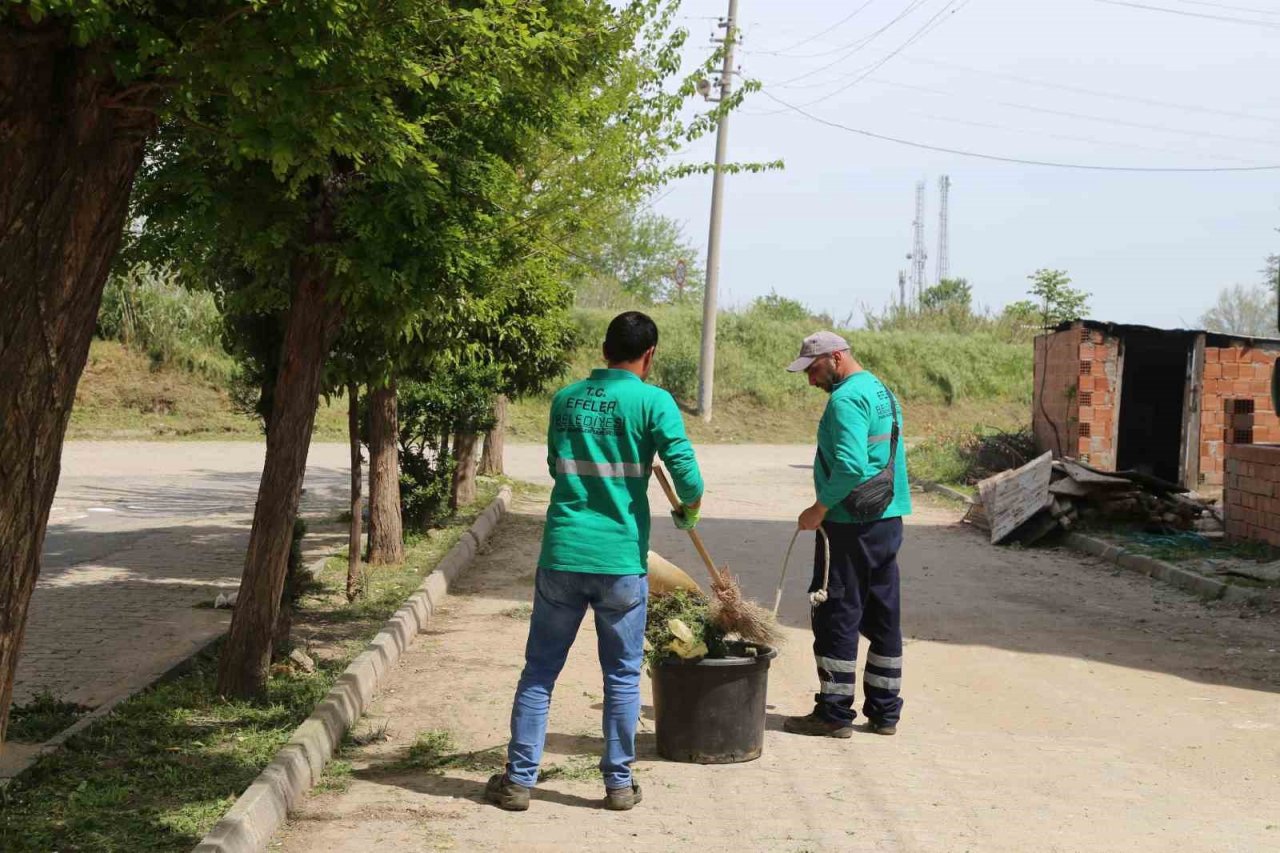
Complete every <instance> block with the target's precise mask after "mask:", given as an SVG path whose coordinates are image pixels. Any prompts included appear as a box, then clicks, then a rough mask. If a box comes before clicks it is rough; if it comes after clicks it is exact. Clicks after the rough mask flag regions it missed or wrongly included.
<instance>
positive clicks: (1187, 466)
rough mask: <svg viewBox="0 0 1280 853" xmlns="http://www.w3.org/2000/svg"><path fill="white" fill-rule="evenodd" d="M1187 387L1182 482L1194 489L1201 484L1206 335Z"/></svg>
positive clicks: (1192, 360)
mask: <svg viewBox="0 0 1280 853" xmlns="http://www.w3.org/2000/svg"><path fill="white" fill-rule="evenodd" d="M1187 362H1188V363H1187V387H1186V390H1185V393H1184V395H1183V399H1182V460H1181V463H1182V464H1180V465H1179V466H1178V482H1179V483H1180V484H1181V485H1183V486H1186V487H1187V488H1188V489H1194V488H1195V487H1196V485H1197V484H1198V483H1199V482H1200V407H1201V401H1202V400H1203V398H1204V335H1203V334H1201V335H1196V339H1195V343H1193V344H1192V345H1191V354H1190V356H1189V357H1188V359H1187Z"/></svg>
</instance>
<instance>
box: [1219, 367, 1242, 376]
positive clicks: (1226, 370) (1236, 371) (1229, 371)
mask: <svg viewBox="0 0 1280 853" xmlns="http://www.w3.org/2000/svg"><path fill="white" fill-rule="evenodd" d="M1218 367H1219V368H1221V370H1222V378H1223V379H1238V378H1240V365H1238V364H1220V365H1218Z"/></svg>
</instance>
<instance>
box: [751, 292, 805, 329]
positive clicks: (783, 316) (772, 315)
mask: <svg viewBox="0 0 1280 853" xmlns="http://www.w3.org/2000/svg"><path fill="white" fill-rule="evenodd" d="M748 310H749V312H750V313H752V314H755V315H758V316H761V317H763V318H765V319H766V320H777V321H779V322H783V323H794V322H797V321H800V320H809V319H810V318H811V315H810V313H809V309H808V308H807V307H805V304H804V303H803V302H800V301H798V300H795V299H790V298H788V297H786V296H779V295H778V292H777V291H776V290H770V291H769V295H768V296H757V297H756V298H755V300H753V301H752V303H751V307H750V308H749V309H748Z"/></svg>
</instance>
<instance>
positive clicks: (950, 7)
mask: <svg viewBox="0 0 1280 853" xmlns="http://www.w3.org/2000/svg"><path fill="white" fill-rule="evenodd" d="M969 2H970V0H960V4H959V5H956V0H949V2H948V3H947V5H946V6H943V7H942V8H941V9H939V10H938V12H937V14H935V15H934V16H933V17H932V18H930V19H929V20H928V21H926V22H925V23H924V26H922V27H920V29H918V30H916V31H915V33H914V34H912V36H911V37H910V38H908V39H907V40H906V41H905V42H903V43H902V44H901V45H899V46H898V47H897V49H895V50H893V51H891V52H890V53H889V54H888V55H887V56H885V57H884V58H883V59H881V60H880V61H879V62H877V63H875V64H873V65H872V66H871V67H870V68H868V69H867V70H866V71H864V72H863V73H862V74H861V75H859V76H858V77H856V78H854V79H853V81H852V82H849V83H846V84H845V85H843V86H841V87H840V88H838V89H836V90H834V91H832V92H828V93H827V94H826V95H824V96H823V97H821V98H818V99H817V100H815V101H811V102H810V103H808V104H805V106H812V105H813V104H816V103H821V102H822V101H825V100H827V99H828V98H834V97H835V96H836V95H839V94H840V93H841V92H845V91H847V90H849V89H852V88H853V87H854V86H856V85H858V84H859V83H861V82H862V81H863V80H866V79H867V78H868V77H870V76H871V75H872V74H875V73H876V72H877V71H879V70H880V69H881V68H883V67H884V66H885V65H886V64H887V63H888V62H889V60H891V59H893V58H894V57H895V56H897V55H898V54H900V53H902V52H903V51H904V50H906V49H907V48H909V47H911V45H913V44H915V43H916V42H918V41H920V40H921V39H922V38H924V37H925V36H927V35H928V34H929V33H931V32H933V31H934V30H936V29H937V28H938V27H940V26H942V25H943V24H944V23H946V22H947V21H948V20H950V18H951V16H952V15H954V14H955V13H956V12H959V11H960V10H961V9H963V8H964V7H965V6H968V5H969ZM943 15H947V17H946V18H943Z"/></svg>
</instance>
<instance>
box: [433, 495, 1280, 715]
mask: <svg viewBox="0 0 1280 853" xmlns="http://www.w3.org/2000/svg"><path fill="white" fill-rule="evenodd" d="M541 525H542V516H541V514H540V513H539V512H537V511H524V512H517V513H514V514H513V515H512V516H511V517H510V518H509V519H508V520H507V521H505V522H504V524H503V525H502V527H501V528H500V529H499V532H498V534H497V535H498V536H504V537H505V536H535V537H536V536H538V535H540V532H541ZM794 529H795V528H794V523H793V522H789V521H778V520H761V519H746V520H736V519H718V518H709V519H704V520H703V521H702V522H701V523H700V524H699V525H698V530H699V531H700V532H701V534H702V536H703V538H704V539H705V541H706V544H707V547H708V549H709V551H710V552H711V554H712V555H713V557H715V559H716V560H717V561H718V562H720V563H721V564H727V565H728V566H729V568H730V569H731V570H732V571H733V573H734V574H735V575H736V576H737V577H738V578H739V580H740V583H741V585H742V587H743V590H744V592H745V593H746V594H747V596H748V597H749V598H752V599H754V600H756V601H759V602H768V603H771V602H772V601H773V599H774V592H775V590H776V588H777V584H778V579H779V575H780V573H781V568H782V566H781V563H782V558H783V555H784V554H785V553H786V547H787V543H788V542H789V541H790V538H791V535H792V533H793V532H794ZM805 538H808V539H809V540H810V541H809V542H804V541H803V540H802V541H801V542H798V543H797V545H796V549H795V553H794V554H793V555H792V565H791V566H790V569H789V571H788V573H787V578H786V584H785V590H784V595H783V605H782V608H781V613H780V621H781V622H782V623H783V624H784V625H786V626H788V627H792V628H799V629H802V630H807V629H808V626H809V613H808V604H807V601H806V599H805V595H804V593H805V590H806V588H807V585H808V583H809V580H810V577H811V573H812V571H813V568H812V549H813V545H812V544H811V543H812V538H811V537H810V536H809V535H808V534H805ZM652 548H653V550H655V551H657V552H658V553H661V554H662V555H663V556H665V557H667V558H668V559H670V560H672V561H673V562H675V563H676V564H677V565H679V566H681V567H682V568H684V569H685V571H687V572H688V573H689V574H690V575H691V576H693V577H694V578H695V579H698V580H699V581H700V582H704V571H703V568H702V564H701V562H700V561H699V559H698V557H697V555H696V552H695V551H694V550H693V548H692V546H691V545H690V543H689V541H688V539H687V538H684V534H682V533H680V532H679V531H676V530H672V529H668V527H667V526H666V525H663V524H661V523H657V524H655V529H654V533H653V541H652ZM899 562H900V565H901V569H902V590H903V593H902V594H903V599H904V602H905V604H904V617H903V618H904V633H905V637H906V641H907V643H908V644H910V643H911V642H913V641H919V640H926V641H930V642H937V643H952V644H957V645H969V646H980V647H991V648H999V649H1005V650H1009V651H1015V652H1022V653H1029V654H1043V655H1055V656H1061V657H1070V658H1077V659H1081V660H1087V661H1095V662H1098V663H1105V664H1109V665H1112V666H1122V667H1128V668H1132V669H1138V670H1147V671H1152V672H1164V673H1169V674H1171V675H1175V676H1178V677H1180V678H1185V679H1187V680H1189V681H1194V682H1202V683H1206V684H1223V685H1231V686H1238V687H1245V688H1250V689H1260V690H1267V691H1271V692H1280V666H1278V665H1277V664H1278V662H1277V661H1276V660H1275V657H1276V656H1275V654H1274V653H1271V652H1269V651H1268V650H1269V649H1274V648H1276V647H1277V646H1280V622H1278V621H1277V620H1276V619H1275V618H1274V616H1271V617H1268V616H1266V615H1263V616H1260V617H1259V616H1258V615H1257V614H1254V613H1250V612H1249V611H1247V610H1240V609H1239V608H1231V607H1230V606H1228V605H1222V604H1214V605H1206V604H1203V603H1201V602H1199V601H1197V600H1195V599H1194V598H1192V597H1190V596H1188V595H1186V594H1184V593H1182V592H1179V591H1177V590H1174V589H1172V588H1170V587H1166V586H1164V585H1162V584H1159V583H1158V582H1155V581H1152V580H1150V579H1149V578H1146V577H1143V576H1139V575H1135V574H1132V573H1129V572H1127V571H1124V570H1120V569H1116V568H1115V567H1114V566H1112V565H1110V564H1105V563H1101V562H1099V561H1097V560H1094V559H1091V558H1087V557H1083V556H1080V555H1078V554H1075V553H1074V552H1067V551H1053V550H1018V549H1009V548H995V547H993V546H991V545H990V544H989V543H988V542H987V540H986V539H985V538H984V537H983V536H982V535H981V534H979V533H977V532H975V531H974V530H972V529H971V528H969V527H967V526H962V525H960V524H940V525H931V524H910V525H908V527H907V533H906V541H905V543H904V546H903V549H902V552H901V555H900V559H899ZM510 572H511V573H512V574H514V575H515V576H516V577H518V578H519V580H520V581H521V584H522V586H523V589H524V590H526V592H525V594H524V595H525V597H526V600H531V599H532V583H533V576H534V567H533V566H532V565H530V566H511V567H510ZM512 574H507V575H502V576H497V575H494V574H493V573H487V575H488V576H486V573H479V574H477V575H466V576H464V577H463V578H462V579H461V581H460V583H459V584H458V585H457V586H456V587H455V591H456V593H457V594H459V595H482V596H491V597H494V598H501V599H506V600H509V599H511V597H512V591H511V586H510V583H511V581H512V579H513V577H512ZM704 585H705V582H704ZM1228 649H1231V650H1232V652H1231V654H1232V657H1231V658H1230V659H1226V658H1224V655H1225V654H1226V653H1227V650H1228ZM907 654H908V660H909V659H910V652H909V651H908V653H907ZM1224 661H1225V662H1224Z"/></svg>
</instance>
